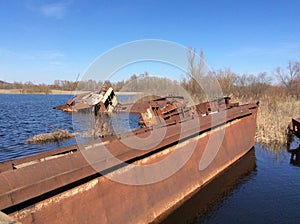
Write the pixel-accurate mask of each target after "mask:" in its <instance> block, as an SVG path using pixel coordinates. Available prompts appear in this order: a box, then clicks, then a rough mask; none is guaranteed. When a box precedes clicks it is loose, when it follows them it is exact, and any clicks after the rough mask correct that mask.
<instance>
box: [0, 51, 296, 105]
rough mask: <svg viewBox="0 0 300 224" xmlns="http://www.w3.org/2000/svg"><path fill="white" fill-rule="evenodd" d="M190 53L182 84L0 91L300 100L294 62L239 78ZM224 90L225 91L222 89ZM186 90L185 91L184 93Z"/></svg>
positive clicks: (146, 78)
mask: <svg viewBox="0 0 300 224" xmlns="http://www.w3.org/2000/svg"><path fill="white" fill-rule="evenodd" d="M196 55H197V54H196V51H195V50H192V49H190V50H189V52H188V54H187V58H188V62H189V68H188V74H186V75H185V76H184V77H183V78H182V79H181V80H171V79H169V78H164V77H154V76H150V75H149V74H148V73H147V72H145V73H143V74H139V75H135V74H133V75H131V77H130V78H129V79H128V80H122V81H118V82H110V81H95V80H84V81H76V82H73V81H68V80H55V81H54V82H53V84H49V85H46V84H34V83H32V82H25V83H21V82H13V83H7V82H3V81H0V89H19V90H20V92H21V93H51V90H62V91H75V90H78V91H93V90H97V89H99V88H101V87H102V86H103V85H105V86H107V87H113V88H114V90H115V91H122V92H125V91H126V92H152V93H160V94H165V95H178V94H179V95H182V93H183V92H186V93H187V94H188V95H189V96H192V97H193V98H194V99H198V100H199V101H204V100H210V99H213V98H216V97H222V96H224V95H225V96H233V97H236V98H238V99H242V98H245V99H249V98H254V99H255V98H257V99H259V98H260V97H261V96H263V95H265V94H270V95H272V94H273V95H276V96H286V95H289V96H293V97H295V98H296V99H300V91H299V89H300V63H299V62H296V61H290V62H289V63H288V64H287V66H286V68H282V67H277V68H275V69H274V72H272V73H271V74H267V73H259V74H255V75H254V74H242V75H240V74H236V73H234V72H233V71H231V69H230V68H224V69H219V70H215V71H208V70H207V69H206V67H205V58H204V53H203V51H201V52H200V54H199V55H200V56H196ZM219 87H221V88H219ZM183 90H184V91H183Z"/></svg>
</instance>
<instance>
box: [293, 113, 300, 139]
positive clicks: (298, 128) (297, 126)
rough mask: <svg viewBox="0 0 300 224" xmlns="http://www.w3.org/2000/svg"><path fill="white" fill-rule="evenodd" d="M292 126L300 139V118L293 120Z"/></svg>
mask: <svg viewBox="0 0 300 224" xmlns="http://www.w3.org/2000/svg"><path fill="white" fill-rule="evenodd" d="M292 125H293V132H294V134H295V135H296V136H297V137H298V138H300V118H293V119H292Z"/></svg>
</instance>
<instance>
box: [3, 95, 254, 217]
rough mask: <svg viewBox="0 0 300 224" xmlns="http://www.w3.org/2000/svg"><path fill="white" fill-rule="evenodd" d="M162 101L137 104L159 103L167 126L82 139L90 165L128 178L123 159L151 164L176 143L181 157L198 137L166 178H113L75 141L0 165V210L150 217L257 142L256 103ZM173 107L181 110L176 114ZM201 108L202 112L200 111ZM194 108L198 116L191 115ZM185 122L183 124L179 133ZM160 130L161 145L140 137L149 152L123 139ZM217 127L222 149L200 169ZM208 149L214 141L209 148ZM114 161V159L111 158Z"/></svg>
mask: <svg viewBox="0 0 300 224" xmlns="http://www.w3.org/2000/svg"><path fill="white" fill-rule="evenodd" d="M225 100H226V99H225ZM162 102H164V103H165V102H166V99H161V100H158V101H156V102H154V103H153V102H151V103H150V104H149V103H148V104H143V105H145V106H144V107H142V106H141V107H140V108H139V109H140V111H141V108H144V109H145V108H147V107H148V106H149V105H150V106H151V107H152V106H153V105H154V106H155V105H156V106H157V105H158V106H157V107H158V111H157V112H159V113H160V114H159V113H157V115H158V117H159V119H165V117H164V116H165V115H166V114H167V113H169V114H170V112H172V111H173V112H174V113H173V112H172V113H173V114H172V113H171V115H170V116H172V117H173V118H174V119H173V122H164V125H161V126H156V128H155V126H154V128H153V127H150V125H149V126H148V127H145V128H141V129H138V130H136V131H133V132H129V133H122V134H120V135H118V136H110V137H106V138H103V139H98V140H95V141H93V142H88V143H84V144H82V145H81V147H80V148H81V149H82V148H85V149H84V150H86V151H87V152H88V154H89V156H90V157H91V158H93V159H92V161H89V162H90V163H92V165H93V167H96V168H97V170H98V171H101V173H111V174H112V175H120V173H122V175H124V176H125V177H126V175H127V176H128V179H130V178H135V177H132V176H130V172H127V171H126V169H125V170H124V169H123V168H122V167H123V166H126V165H124V164H123V163H124V162H127V163H130V164H151V163H155V162H157V161H159V160H161V159H162V158H164V157H165V156H166V154H168V153H169V151H170V150H174V147H175V145H176V143H177V142H178V141H179V140H181V141H184V142H185V143H184V144H182V146H180V149H179V152H180V153H183V154H182V156H183V157H184V154H185V151H186V150H189V145H190V144H191V142H192V141H196V143H197V147H196V150H195V152H194V153H193V155H192V157H191V158H190V159H189V160H188V161H187V163H186V164H185V165H184V167H183V168H182V169H180V170H179V171H178V172H177V173H175V174H174V175H173V176H171V177H170V178H167V179H166V180H162V181H161V182H157V183H155V184H151V185H145V186H130V185H126V184H125V185H124V184H120V183H116V182H113V181H111V180H109V179H107V178H106V177H105V176H101V175H99V174H98V173H97V172H96V171H95V170H94V169H93V168H92V167H91V166H90V164H89V163H88V162H87V161H86V159H85V157H84V156H83V154H85V151H80V150H78V147H77V146H73V147H69V148H64V149H58V150H56V151H52V152H47V153H42V154H40V155H35V156H32V157H29V158H24V159H19V160H15V161H9V162H5V163H3V164H0V171H1V173H0V209H1V210H3V209H4V210H5V211H10V212H11V215H12V216H13V217H15V218H16V219H17V220H20V221H21V222H24V223H30V222H34V223H46V222H52V223H65V222H68V223H75V222H76V223H81V222H87V223H89V222H95V221H96V222H97V221H101V222H103V223H119V222H123V223H124V222H125V223H127V222H151V221H154V220H155V219H156V218H157V217H158V216H159V215H161V214H163V213H164V212H166V211H167V210H169V209H171V208H172V207H173V206H175V205H176V203H178V202H179V201H180V200H183V196H187V195H188V194H190V193H192V192H193V191H194V190H196V189H198V188H199V187H201V186H202V185H203V184H205V183H206V182H207V181H209V180H210V179H211V178H213V177H214V176H215V175H217V174H218V173H220V172H221V171H222V170H224V169H225V168H226V167H228V166H229V165H230V164H232V163H233V162H234V161H236V160H237V159H239V158H240V157H241V156H243V155H244V154H245V153H246V152H247V151H248V150H250V148H251V147H252V146H253V145H254V134H255V125H256V113H257V105H256V104H247V105H242V106H238V105H233V104H232V105H230V104H229V102H227V103H226V102H224V103H222V102H221V103H220V102H216V103H213V104H209V105H208V104H207V103H206V104H205V106H199V107H198V108H197V107H195V108H185V105H184V103H179V104H178V102H175V103H176V104H175V103H174V102H173V103H170V102H171V101H167V102H168V103H170V104H169V105H170V106H168V107H169V108H168V107H165V106H164V105H165V104H161V105H160V103H162ZM174 105H176V107H174ZM212 105H213V106H212ZM162 106H163V107H162ZM161 108H163V110H160V109H161ZM166 108H167V109H166ZM174 108H176V109H175V110H174ZM178 108H179V111H178V112H176V111H177V109H178ZM203 108H205V111H204V113H202V112H203V111H201V110H202V109H203ZM197 110H198V111H200V112H201V113H199V112H198V113H195V111H197ZM214 112H215V113H214ZM191 114H192V115H191ZM203 114H205V116H203ZM186 115H189V116H186ZM179 118H180V119H179ZM212 119H213V123H212ZM199 124H200V126H199ZM152 126H153V125H152ZM183 126H184V127H185V129H184V131H183V132H181V130H182V127H183ZM161 128H165V129H166V132H165V135H164V138H163V139H162V141H161V142H160V143H159V144H158V145H155V146H154V147H150V146H151V144H152V142H151V141H154V140H153V139H152V140H150V142H149V140H148V142H143V141H141V143H140V145H137V148H139V149H143V148H146V147H147V146H149V147H150V148H149V149H147V150H137V149H132V148H128V146H126V145H125V144H123V142H122V140H124V139H126V140H128V141H134V139H135V137H136V136H138V137H139V138H141V139H142V138H146V137H147V136H148V135H149V133H151V134H153V135H155V133H156V132H157V133H158V134H159V131H160V129H161ZM220 128H221V129H224V130H225V135H224V139H223V142H222V144H221V148H220V150H219V152H218V154H217V155H216V158H215V160H214V161H213V162H212V164H211V165H210V166H209V167H207V169H205V170H203V171H199V167H198V166H199V160H200V159H201V156H202V154H203V151H204V149H205V147H206V145H207V141H208V138H209V136H210V135H217V134H218V133H219V132H220V131H219V129H220ZM202 133H206V134H205V135H202ZM131 139H132V140H131ZM174 144H175V145H174ZM216 144H217V143H216ZM213 147H214V145H213V146H212V148H211V150H213ZM215 147H217V145H216V146H215ZM103 150H108V151H109V152H110V154H111V156H110V157H108V156H107V155H105V154H103V153H102V152H103ZM115 158H117V159H119V160H118V161H116V160H115ZM120 165H121V166H120ZM159 172H160V171H159V170H157V172H153V175H154V176H156V175H158V174H159ZM114 173H117V174H114ZM68 186H69V187H68ZM59 189H61V190H59ZM56 191H57V192H56ZM50 193H51V194H50ZM49 194H50V195H49ZM47 195H48V196H47ZM137 195H138V198H139V200H138V201H137ZM44 198H46V199H44ZM62 198H63V199H62ZM33 199H34V200H33ZM31 205H35V206H34V207H31ZM28 206H29V207H28ZM82 206H84V207H85V209H82ZM49 214H53V215H54V217H52V216H51V215H49ZM60 214H61V215H60ZM62 214H64V215H62ZM57 217H59V218H58V219H57Z"/></svg>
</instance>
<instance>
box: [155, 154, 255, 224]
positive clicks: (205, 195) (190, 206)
mask: <svg viewBox="0 0 300 224" xmlns="http://www.w3.org/2000/svg"><path fill="white" fill-rule="evenodd" d="M255 161H256V159H255V150H254V148H253V149H251V150H250V151H249V152H248V153H247V154H246V155H245V156H244V157H243V158H241V159H240V160H238V161H237V162H236V163H235V164H233V165H232V166H230V167H229V168H228V169H226V170H225V171H224V172H223V173H222V174H221V175H219V176H217V177H216V178H215V179H214V180H213V181H211V182H210V183H208V184H207V185H206V186H205V187H203V188H202V189H201V190H199V191H198V192H197V193H196V194H195V195H193V196H192V197H191V198H189V199H188V200H187V201H185V202H184V203H183V204H182V205H181V206H180V207H179V208H177V209H176V210H175V211H174V212H172V214H170V215H169V216H168V217H166V218H165V219H164V220H163V221H162V222H161V223H165V224H166V223H195V222H197V223H201V222H202V220H203V219H204V217H205V215H207V214H208V212H210V211H211V210H212V209H213V208H214V207H215V206H217V205H218V204H220V203H221V202H222V201H224V200H225V199H226V197H227V196H228V195H230V194H231V193H232V191H233V190H234V189H236V188H237V187H239V185H240V184H241V183H242V182H244V181H247V180H249V178H247V177H249V176H250V174H253V171H254V170H255V168H256V162H255Z"/></svg>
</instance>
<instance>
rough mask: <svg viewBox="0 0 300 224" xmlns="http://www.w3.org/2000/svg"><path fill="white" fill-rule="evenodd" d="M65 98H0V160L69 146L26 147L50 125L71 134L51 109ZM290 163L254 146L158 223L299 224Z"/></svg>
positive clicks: (299, 179) (296, 172)
mask: <svg viewBox="0 0 300 224" xmlns="http://www.w3.org/2000/svg"><path fill="white" fill-rule="evenodd" d="M70 97H71V96H70V95H0V161H6V160H10V159H14V158H19V157H24V156H26V155H30V154H34V153H39V152H42V151H47V150H51V149H55V148H57V147H63V146H67V145H72V144H74V143H75V140H68V141H63V142H60V143H51V144H46V145H36V144H27V143H26V140H27V139H28V138H29V137H32V136H33V135H35V134H39V133H46V132H52V131H53V129H52V128H50V127H49V124H50V125H53V126H55V127H57V128H60V129H67V130H69V131H73V126H72V115H71V114H68V113H63V112H61V111H57V110H53V109H52V108H53V107H54V106H56V105H59V104H63V103H65V102H66V101H67V100H68V99H69V98H70ZM125 118H126V117H125ZM125 118H124V119H125ZM121 119H123V118H121ZM125 120H126V119H125ZM113 122H116V121H113ZM298 144H299V141H297V140H296V141H295V142H294V143H293V145H292V147H294V148H296V147H297V146H298ZM290 159H291V154H289V153H287V152H286V150H285V149H282V150H281V151H277V152H273V151H272V150H270V149H266V148H264V147H261V146H260V145H258V144H256V145H255V149H253V150H251V151H250V152H249V153H248V154H247V155H246V156H245V157H244V158H242V159H241V160H240V161H239V162H238V163H236V164H234V166H232V167H231V168H229V169H228V170H227V171H226V172H224V173H223V174H222V175H220V176H219V177H218V178H216V179H215V180H214V181H212V182H210V183H209V184H208V185H207V186H206V187H205V188H203V189H202V190H200V191H199V192H198V193H197V194H195V195H194V196H193V197H191V198H190V199H189V200H187V201H186V202H185V203H184V204H183V205H181V206H180V207H179V208H178V209H177V210H176V211H175V212H173V213H172V214H170V216H168V217H167V218H166V219H165V220H164V221H163V223H193V224H198V223H300V211H299V209H300V194H299V191H298V190H299V189H300V166H299V165H300V163H299V162H298V163H296V164H295V165H292V164H291V163H290ZM297 164H298V166H297Z"/></svg>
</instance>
